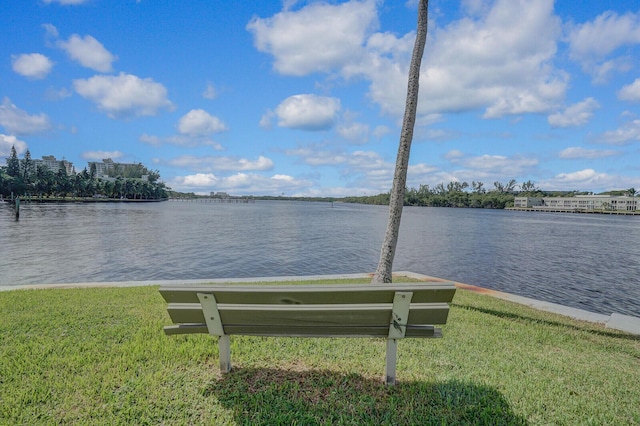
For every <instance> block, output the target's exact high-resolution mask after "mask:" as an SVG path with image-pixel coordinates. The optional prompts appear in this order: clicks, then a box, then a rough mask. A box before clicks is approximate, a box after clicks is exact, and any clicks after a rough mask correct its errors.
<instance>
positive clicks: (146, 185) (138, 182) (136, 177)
mask: <svg viewBox="0 0 640 426" xmlns="http://www.w3.org/2000/svg"><path fill="white" fill-rule="evenodd" d="M139 166H140V167H137V168H136V169H137V172H136V173H133V174H131V173H128V175H127V176H126V177H125V176H121V175H118V176H113V177H109V178H102V177H98V176H96V169H95V164H92V167H91V168H90V170H87V168H86V167H85V168H84V170H82V172H80V173H76V174H68V173H67V169H66V167H65V166H64V164H63V163H62V162H60V167H59V169H58V171H57V172H53V171H52V170H50V169H48V168H47V167H36V166H35V163H34V162H33V160H32V159H31V153H30V152H29V150H27V151H26V152H25V154H24V158H23V159H22V160H19V159H18V156H17V154H16V150H15V148H14V147H12V148H11V154H10V156H9V158H8V159H7V165H6V167H0V194H1V195H2V196H3V197H11V196H12V195H13V196H21V197H24V196H27V197H38V198H51V197H57V198H66V197H74V198H76V197H80V198H86V197H96V198H112V199H141V200H142V199H147V200H159V199H166V198H167V197H168V193H167V191H168V188H167V187H166V186H165V184H164V182H161V181H160V173H158V172H157V171H150V170H148V169H147V168H146V167H144V166H142V165H141V164H140V165H139ZM143 175H144V176H146V179H142V176H143Z"/></svg>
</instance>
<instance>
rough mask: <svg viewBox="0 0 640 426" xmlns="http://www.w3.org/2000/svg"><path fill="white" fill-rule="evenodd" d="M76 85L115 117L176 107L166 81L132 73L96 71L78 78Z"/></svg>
mask: <svg viewBox="0 0 640 426" xmlns="http://www.w3.org/2000/svg"><path fill="white" fill-rule="evenodd" d="M73 87H74V88H75V90H76V92H77V93H78V94H79V95H80V96H82V97H84V98H86V99H89V100H91V101H93V102H94V103H95V104H96V105H97V106H98V108H99V109H100V110H101V111H104V112H105V113H107V115H108V116H109V117H111V118H117V117H127V116H147V115H155V114H157V112H158V110H159V109H161V108H168V109H170V108H172V104H171V102H170V101H169V100H168V99H167V89H165V87H164V86H163V85H162V84H160V83H156V82H155V81H153V80H152V79H150V78H145V79H141V78H139V77H137V76H135V75H132V74H125V73H120V74H119V75H117V76H106V75H96V76H93V77H91V78H89V79H80V80H74V81H73Z"/></svg>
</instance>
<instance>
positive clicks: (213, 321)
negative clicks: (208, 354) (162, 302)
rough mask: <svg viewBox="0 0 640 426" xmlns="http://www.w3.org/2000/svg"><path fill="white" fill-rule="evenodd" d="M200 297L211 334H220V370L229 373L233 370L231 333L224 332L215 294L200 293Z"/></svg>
mask: <svg viewBox="0 0 640 426" xmlns="http://www.w3.org/2000/svg"><path fill="white" fill-rule="evenodd" d="M198 299H199V300H200V305H201V306H202V313H203V314H204V320H205V321H206V323H207V328H208V329H209V334H211V335H212V336H218V352H219V353H220V355H219V357H220V371H221V372H222V373H228V372H229V371H231V342H230V341H229V335H228V334H224V327H223V326H222V319H221V318H220V312H218V303H217V302H216V298H215V296H214V295H213V294H207V293H198Z"/></svg>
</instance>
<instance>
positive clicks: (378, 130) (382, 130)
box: [373, 125, 391, 139]
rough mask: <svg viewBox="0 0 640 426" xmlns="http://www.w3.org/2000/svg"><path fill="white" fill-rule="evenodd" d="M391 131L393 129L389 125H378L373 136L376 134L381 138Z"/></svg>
mask: <svg viewBox="0 0 640 426" xmlns="http://www.w3.org/2000/svg"><path fill="white" fill-rule="evenodd" d="M389 133H391V129H390V128H389V127H388V126H383V125H380V126H376V127H375V129H373V136H375V137H376V138H378V139H379V138H381V137H383V136H385V135H387V134H389Z"/></svg>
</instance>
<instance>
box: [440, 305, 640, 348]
mask: <svg viewBox="0 0 640 426" xmlns="http://www.w3.org/2000/svg"><path fill="white" fill-rule="evenodd" d="M450 305H451V306H452V307H456V308H461V309H467V310H471V311H476V312H481V313H483V314H488V315H492V316H495V317H498V318H505V319H511V320H515V321H521V322H525V323H530V324H545V325H550V326H553V327H562V328H568V329H572V330H578V331H585V330H586V328H585V327H579V326H575V325H571V324H567V323H564V322H560V321H550V320H544V319H540V318H533V317H529V316H525V315H520V314H515V313H513V312H503V311H497V310H495V309H487V308H480V307H477V306H472V305H461V304H459V303H451V304H450ZM589 332H590V333H593V334H597V335H599V336H606V337H612V338H615V339H623V340H640V336H635V335H633V334H627V333H624V332H616V331H606V330H600V329H597V328H596V327H592V328H589Z"/></svg>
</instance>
